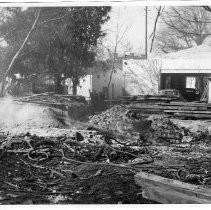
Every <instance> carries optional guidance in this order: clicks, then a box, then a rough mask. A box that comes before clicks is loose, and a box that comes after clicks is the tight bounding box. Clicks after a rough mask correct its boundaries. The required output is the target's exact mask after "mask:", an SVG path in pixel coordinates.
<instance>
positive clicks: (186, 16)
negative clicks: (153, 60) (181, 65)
mask: <svg viewBox="0 0 211 210" xmlns="http://www.w3.org/2000/svg"><path fill="white" fill-rule="evenodd" d="M161 17H162V18H161V19H162V25H161V27H160V28H161V29H160V30H159V32H158V33H157V37H156V46H157V48H159V49H161V50H162V52H164V53H168V52H172V51H178V50H180V49H185V48H189V47H192V46H194V45H201V44H202V43H203V42H204V41H205V39H206V38H207V37H208V36H210V35H211V27H210V26H211V25H210V23H211V15H210V13H209V12H207V11H205V9H204V8H202V7H170V8H169V9H165V12H163V13H162V16H161Z"/></svg>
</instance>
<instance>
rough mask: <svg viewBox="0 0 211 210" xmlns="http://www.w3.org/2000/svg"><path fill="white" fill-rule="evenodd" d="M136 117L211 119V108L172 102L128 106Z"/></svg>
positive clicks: (199, 104) (205, 105) (202, 105)
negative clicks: (161, 115) (156, 116)
mask: <svg viewBox="0 0 211 210" xmlns="http://www.w3.org/2000/svg"><path fill="white" fill-rule="evenodd" d="M128 107H129V109H130V111H131V112H133V113H134V114H136V115H142V116H144V115H146V116H149V115H150V114H164V115H168V116H173V117H177V118H184V119H211V107H210V105H208V104H206V103H197V102H173V101H172V102H170V103H154V104H145V103H136V104H130V105H128Z"/></svg>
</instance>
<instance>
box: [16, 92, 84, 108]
mask: <svg viewBox="0 0 211 210" xmlns="http://www.w3.org/2000/svg"><path fill="white" fill-rule="evenodd" d="M15 101H18V102H25V103H34V104H40V105H48V106H54V107H63V106H72V105H80V104H84V101H85V99H84V100H83V97H82V96H73V95H59V94H55V93H52V92H47V93H41V94H34V95H30V96H26V97H22V98H18V99H16V100H15Z"/></svg>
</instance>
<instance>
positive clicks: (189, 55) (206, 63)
mask: <svg viewBox="0 0 211 210" xmlns="http://www.w3.org/2000/svg"><path fill="white" fill-rule="evenodd" d="M160 59H161V73H184V74H187V73H190V74H199V73H203V74H211V46H208V45H204V44H203V45H200V46H195V47H192V48H189V49H185V50H180V51H178V52H174V53H169V54H165V55H162V56H161V57H160Z"/></svg>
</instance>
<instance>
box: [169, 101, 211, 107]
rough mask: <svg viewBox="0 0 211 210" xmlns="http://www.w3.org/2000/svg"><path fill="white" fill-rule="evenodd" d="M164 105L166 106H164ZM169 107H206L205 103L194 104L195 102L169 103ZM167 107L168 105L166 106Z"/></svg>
mask: <svg viewBox="0 0 211 210" xmlns="http://www.w3.org/2000/svg"><path fill="white" fill-rule="evenodd" d="M165 105H166V104H165ZM169 105H171V106H172V105H174V106H207V104H206V103H196V102H179V101H171V102H170V103H169ZM167 106H168V105H167Z"/></svg>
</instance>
